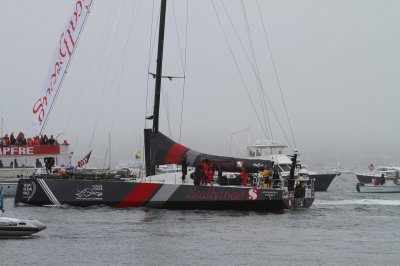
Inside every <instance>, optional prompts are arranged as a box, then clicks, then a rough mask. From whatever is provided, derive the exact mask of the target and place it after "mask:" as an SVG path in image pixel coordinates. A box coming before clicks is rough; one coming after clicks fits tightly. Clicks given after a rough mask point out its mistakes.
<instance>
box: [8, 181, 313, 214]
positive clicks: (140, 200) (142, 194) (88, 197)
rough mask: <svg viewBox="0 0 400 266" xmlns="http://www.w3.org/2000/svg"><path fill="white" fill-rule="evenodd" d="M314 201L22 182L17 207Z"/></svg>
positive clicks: (214, 189)
mask: <svg viewBox="0 0 400 266" xmlns="http://www.w3.org/2000/svg"><path fill="white" fill-rule="evenodd" d="M313 201H314V195H313V193H312V197H310V198H306V199H304V198H298V199H297V198H296V199H295V198H294V197H293V193H286V192H285V191H283V190H275V189H257V188H252V187H227V186H226V187H224V186H194V185H186V184H185V185H174V184H160V183H139V182H127V181H105V180H96V181H95V180H73V179H21V180H20V181H19V183H18V187H17V193H16V196H15V204H20V203H22V204H29V205H34V206H43V205H64V204H65V205H71V206H80V207H88V206H93V205H105V206H110V207H115V208H129V207H150V208H159V209H177V210H191V209H199V210H246V211H280V210H285V209H296V208H308V207H310V206H311V205H312V203H313Z"/></svg>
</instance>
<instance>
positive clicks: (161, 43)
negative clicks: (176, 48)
mask: <svg viewBox="0 0 400 266" xmlns="http://www.w3.org/2000/svg"><path fill="white" fill-rule="evenodd" d="M166 7H167V0H161V10H160V27H159V32H158V51H157V71H156V86H155V93H154V113H153V132H158V125H159V113H160V95H161V78H162V63H163V53H164V31H165V13H166Z"/></svg>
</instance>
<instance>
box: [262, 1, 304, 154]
mask: <svg viewBox="0 0 400 266" xmlns="http://www.w3.org/2000/svg"><path fill="white" fill-rule="evenodd" d="M256 3H257V7H258V14H259V16H260V19H261V23H262V26H263V30H264V36H265V40H266V41H267V46H268V51H269V55H270V57H271V62H272V66H273V68H274V72H275V77H276V81H277V83H278V87H279V91H280V94H281V97H282V102H283V106H284V108H285V114H286V118H287V120H288V123H289V128H290V132H291V134H292V138H293V143H294V147H295V148H296V147H297V145H296V140H295V138H294V133H293V129H292V125H291V123H290V119H289V114H288V111H287V108H286V102H285V99H284V97H283V92H282V86H281V82H280V79H279V75H278V71H277V69H276V65H275V60H274V57H273V56H272V50H271V46H270V44H269V40H268V35H267V30H266V27H265V24H264V20H263V17H262V14H261V9H260V6H259V4H258V0H256Z"/></svg>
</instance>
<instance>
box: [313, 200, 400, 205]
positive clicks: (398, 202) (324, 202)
mask: <svg viewBox="0 0 400 266" xmlns="http://www.w3.org/2000/svg"><path fill="white" fill-rule="evenodd" d="M314 205H321V206H325V205H381V206H382V205H384V206H400V200H385V199H349V200H315V201H314Z"/></svg>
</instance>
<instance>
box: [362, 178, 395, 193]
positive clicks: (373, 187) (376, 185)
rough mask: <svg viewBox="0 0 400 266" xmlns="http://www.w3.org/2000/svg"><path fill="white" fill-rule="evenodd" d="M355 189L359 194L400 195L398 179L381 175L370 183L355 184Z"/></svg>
mask: <svg viewBox="0 0 400 266" xmlns="http://www.w3.org/2000/svg"><path fill="white" fill-rule="evenodd" d="M383 180H384V181H383ZM356 189H357V191H358V192H361V193H400V178H398V177H385V176H384V175H383V174H382V176H381V177H380V178H379V179H378V178H373V179H372V183H357V185H356Z"/></svg>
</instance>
